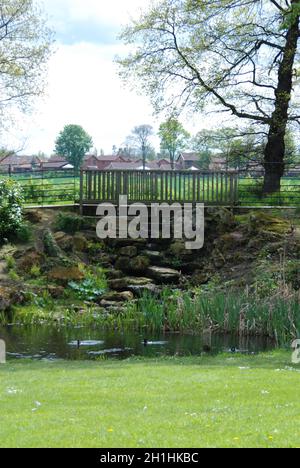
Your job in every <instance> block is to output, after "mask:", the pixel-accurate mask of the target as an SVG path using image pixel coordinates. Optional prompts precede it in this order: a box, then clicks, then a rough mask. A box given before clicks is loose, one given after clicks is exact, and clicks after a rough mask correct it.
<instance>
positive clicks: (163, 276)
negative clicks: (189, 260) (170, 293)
mask: <svg viewBox="0 0 300 468" xmlns="http://www.w3.org/2000/svg"><path fill="white" fill-rule="evenodd" d="M148 275H149V276H150V278H153V279H154V280H155V281H157V282H158V283H159V284H178V283H179V280H180V277H181V273H180V272H179V271H177V270H173V269H171V268H163V267H157V266H152V267H149V268H148Z"/></svg>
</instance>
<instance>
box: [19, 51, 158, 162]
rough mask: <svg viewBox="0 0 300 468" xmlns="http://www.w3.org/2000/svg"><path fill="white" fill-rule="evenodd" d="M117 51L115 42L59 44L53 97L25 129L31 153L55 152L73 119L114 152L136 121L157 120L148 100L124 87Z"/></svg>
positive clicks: (50, 95) (53, 61)
mask: <svg viewBox="0 0 300 468" xmlns="http://www.w3.org/2000/svg"><path fill="white" fill-rule="evenodd" d="M117 52H120V48H119V47H116V46H97V45H94V44H86V43H82V44H76V45H70V46H68V45H61V46H60V47H59V49H58V51H57V53H56V54H55V55H54V57H53V58H52V59H51V62H50V67H49V87H48V96H47V97H46V98H44V102H41V103H40V105H39V112H38V113H36V114H34V115H33V116H31V118H30V119H27V125H26V126H25V129H24V131H26V133H27V135H28V140H27V145H26V150H27V151H28V152H37V151H39V150H41V151H45V152H46V153H48V154H49V153H51V152H52V151H53V149H54V141H55V138H56V137H57V135H58V133H59V132H60V131H61V130H62V128H63V127H64V126H65V125H66V124H71V123H74V124H79V125H82V126H83V127H84V129H85V130H86V131H87V132H89V133H90V134H91V135H92V137H93V140H94V144H95V146H96V147H97V148H98V149H100V148H103V149H104V150H105V151H106V152H107V153H109V152H111V149H112V145H113V144H116V145H121V144H122V142H123V141H124V140H125V137H126V136H127V135H128V134H129V133H130V131H131V129H132V128H133V127H134V126H135V125H138V124H141V123H148V122H150V123H153V117H152V108H151V106H150V104H149V103H148V101H147V99H146V98H143V97H140V96H137V95H135V93H132V92H129V91H128V90H126V89H124V87H123V86H122V83H121V80H120V79H119V77H118V75H117V65H116V64H115V63H114V62H113V57H114V56H115V54H116V53H117Z"/></svg>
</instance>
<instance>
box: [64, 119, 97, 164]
mask: <svg viewBox="0 0 300 468" xmlns="http://www.w3.org/2000/svg"><path fill="white" fill-rule="evenodd" d="M92 146H93V140H92V137H91V136H90V135H89V134H88V133H87V132H86V131H85V130H84V129H83V128H82V127H81V126H80V125H66V126H65V128H64V129H63V131H62V132H60V134H59V136H58V138H57V140H56V142H55V151H56V153H57V154H59V155H61V156H64V157H65V158H66V159H67V161H68V162H69V163H70V164H72V165H73V166H74V168H75V169H76V170H78V169H79V168H80V166H81V164H82V161H83V158H84V156H85V154H86V153H87V152H88V151H89V150H90V149H91V148H92Z"/></svg>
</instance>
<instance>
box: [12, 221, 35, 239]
mask: <svg viewBox="0 0 300 468" xmlns="http://www.w3.org/2000/svg"><path fill="white" fill-rule="evenodd" d="M15 236H16V237H15V240H16V242H20V243H21V244H27V243H28V242H30V241H31V240H32V237H33V232H32V226H31V225H30V224H29V223H24V222H23V223H21V225H20V226H18V228H17V229H16V232H15Z"/></svg>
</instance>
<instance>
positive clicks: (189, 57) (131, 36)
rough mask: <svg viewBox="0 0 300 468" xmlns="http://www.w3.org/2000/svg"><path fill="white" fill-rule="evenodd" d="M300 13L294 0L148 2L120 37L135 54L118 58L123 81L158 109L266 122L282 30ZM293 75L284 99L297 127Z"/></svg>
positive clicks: (281, 50)
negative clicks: (185, 108)
mask: <svg viewBox="0 0 300 468" xmlns="http://www.w3.org/2000/svg"><path fill="white" fill-rule="evenodd" d="M299 11H300V1H299V0H291V1H289V0H277V1H275V0H263V1H261V0H160V1H157V2H154V3H153V4H152V6H151V7H150V8H149V10H148V11H145V12H144V13H143V14H142V15H141V17H140V18H139V19H138V20H136V21H132V23H131V24H130V25H129V26H127V27H126V28H125V29H124V31H123V33H122V36H121V38H122V39H123V40H124V42H125V43H126V44H128V45H130V46H131V49H133V52H131V53H129V54H128V56H127V57H126V58H125V59H119V63H120V65H121V71H120V73H121V76H122V77H123V78H124V79H125V80H126V81H127V82H128V81H129V82H130V80H132V79H133V80H134V81H133V83H134V86H136V83H138V84H139V86H140V88H141V89H142V91H145V92H146V93H147V94H149V95H150V97H151V98H152V101H153V104H154V106H155V108H156V110H157V111H162V110H165V109H166V108H168V109H170V108H171V109H177V108H178V107H179V106H186V105H189V106H190V107H191V108H192V109H193V110H196V111H199V110H202V109H203V108H204V107H208V108H209V109H210V110H216V111H220V110H221V111H222V112H228V113H229V114H233V115H234V116H236V117H239V118H242V119H249V120H251V121H254V122H255V123H258V124H260V125H261V126H264V125H269V124H270V122H271V120H272V117H273V111H274V104H275V99H276V88H277V84H278V73H279V69H280V64H281V63H282V60H283V56H284V52H285V45H286V41H287V28H288V27H289V26H290V24H291V23H292V22H293V21H294V20H295V18H296V17H297V14H298V13H299ZM296 60H298V63H299V51H297V57H296ZM298 75H299V72H297V69H295V76H294V91H293V93H292V96H287V97H286V99H287V100H289V99H290V98H291V97H292V98H293V105H294V108H293V109H291V112H290V113H289V116H288V119H289V120H290V121H297V122H298V123H299V122H300V116H299V115H297V112H296V107H297V99H296V91H297V85H298V81H297V79H296V78H297V76H298ZM262 129H263V130H264V127H262ZM263 130H262V131H263Z"/></svg>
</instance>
